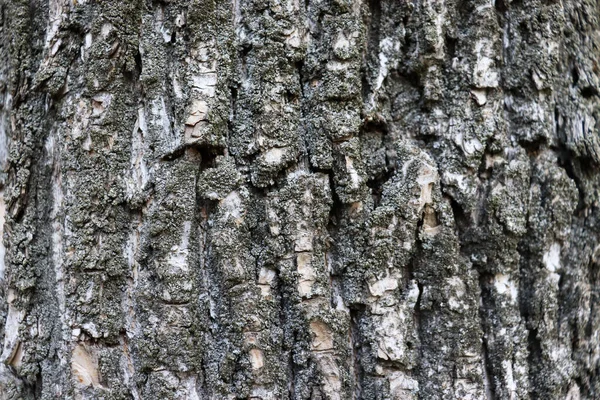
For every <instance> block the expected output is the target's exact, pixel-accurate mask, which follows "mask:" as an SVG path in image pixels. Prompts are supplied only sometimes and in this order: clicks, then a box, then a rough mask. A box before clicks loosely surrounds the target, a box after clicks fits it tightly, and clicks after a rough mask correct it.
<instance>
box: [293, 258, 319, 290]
mask: <svg viewBox="0 0 600 400" xmlns="http://www.w3.org/2000/svg"><path fill="white" fill-rule="evenodd" d="M311 260H312V254H311V253H299V254H298V255H297V256H296V267H297V270H298V275H300V276H299V278H298V292H300V295H301V296H302V297H305V296H308V295H310V294H311V293H312V286H313V284H314V283H315V278H316V275H315V270H314V269H313V267H312V265H311Z"/></svg>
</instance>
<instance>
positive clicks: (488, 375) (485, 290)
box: [479, 272, 497, 400]
mask: <svg viewBox="0 0 600 400" xmlns="http://www.w3.org/2000/svg"><path fill="white" fill-rule="evenodd" d="M493 279H494V277H493V275H492V274H490V273H485V272H483V273H480V274H479V289H480V293H481V294H480V296H481V302H480V305H479V323H480V327H481V332H482V337H481V347H482V351H483V359H482V362H483V366H484V369H485V371H484V378H485V380H486V382H485V386H486V389H487V391H488V393H487V397H488V400H495V399H496V398H497V396H496V387H495V385H494V380H493V377H494V376H495V374H494V370H493V368H492V360H491V357H490V349H489V344H488V339H487V335H488V332H489V331H490V330H491V326H489V324H491V323H492V321H493V320H492V319H491V318H490V315H489V314H490V312H489V311H488V310H491V313H492V314H493V312H494V311H493V310H494V304H493V299H492V295H491V289H490V282H492V281H493Z"/></svg>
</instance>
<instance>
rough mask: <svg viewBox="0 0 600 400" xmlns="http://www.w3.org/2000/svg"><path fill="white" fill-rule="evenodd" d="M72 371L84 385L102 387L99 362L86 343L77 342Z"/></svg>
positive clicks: (72, 358) (72, 360) (72, 357)
mask: <svg viewBox="0 0 600 400" xmlns="http://www.w3.org/2000/svg"><path fill="white" fill-rule="evenodd" d="M71 373H72V375H73V377H74V378H75V380H76V381H77V382H78V383H79V384H80V385H82V386H85V387H87V386H92V387H94V388H102V385H101V384H100V377H99V374H98V363H97V360H96V359H95V357H94V356H93V355H92V354H91V353H90V352H89V351H88V349H87V348H86V346H85V345H83V344H77V345H76V346H75V349H74V350H73V354H72V355H71Z"/></svg>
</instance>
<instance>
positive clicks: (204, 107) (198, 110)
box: [185, 99, 208, 126]
mask: <svg viewBox="0 0 600 400" xmlns="http://www.w3.org/2000/svg"><path fill="white" fill-rule="evenodd" d="M207 112H208V104H207V103H206V101H204V100H198V99H195V100H194V101H193V102H192V106H191V109H190V115H189V116H188V118H187V119H186V121H185V124H186V125H188V126H194V125H196V124H197V123H198V122H200V121H202V120H205V119H206V113H207Z"/></svg>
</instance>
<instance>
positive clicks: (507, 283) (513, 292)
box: [494, 274, 519, 302]
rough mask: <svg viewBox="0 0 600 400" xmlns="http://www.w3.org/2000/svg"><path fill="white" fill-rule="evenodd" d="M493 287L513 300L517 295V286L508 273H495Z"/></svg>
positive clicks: (514, 300)
mask: <svg viewBox="0 0 600 400" xmlns="http://www.w3.org/2000/svg"><path fill="white" fill-rule="evenodd" d="M494 288H495V289H496V291H497V292H498V293H500V294H507V295H508V296H510V299H511V300H512V301H513V302H516V301H517V299H518V297H519V288H518V286H517V285H516V284H515V282H514V281H513V280H511V279H510V277H509V276H508V275H504V274H496V275H495V276H494Z"/></svg>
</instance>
